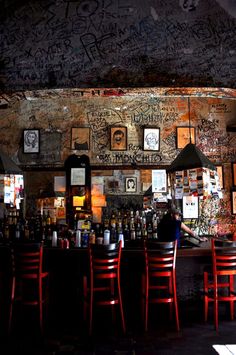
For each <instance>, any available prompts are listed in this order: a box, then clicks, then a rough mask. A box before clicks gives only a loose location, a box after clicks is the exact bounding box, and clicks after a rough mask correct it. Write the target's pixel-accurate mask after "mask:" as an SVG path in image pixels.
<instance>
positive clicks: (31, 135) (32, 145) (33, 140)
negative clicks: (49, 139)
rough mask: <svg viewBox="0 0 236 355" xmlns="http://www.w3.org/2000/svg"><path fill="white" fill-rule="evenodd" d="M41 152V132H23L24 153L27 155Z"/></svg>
mask: <svg viewBox="0 0 236 355" xmlns="http://www.w3.org/2000/svg"><path fill="white" fill-rule="evenodd" d="M39 151H40V130H39V129H24V130H23V152H24V153H25V154H35V153H36V154H37V153H39Z"/></svg>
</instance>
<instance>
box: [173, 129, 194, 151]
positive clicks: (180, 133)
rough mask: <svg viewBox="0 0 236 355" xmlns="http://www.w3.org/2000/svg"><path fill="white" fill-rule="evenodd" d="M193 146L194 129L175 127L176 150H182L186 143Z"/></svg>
mask: <svg viewBox="0 0 236 355" xmlns="http://www.w3.org/2000/svg"><path fill="white" fill-rule="evenodd" d="M190 137H191V143H193V144H195V127H188V126H186V127H177V139H176V140H177V149H182V148H184V147H185V146H186V145H187V144H188V143H190Z"/></svg>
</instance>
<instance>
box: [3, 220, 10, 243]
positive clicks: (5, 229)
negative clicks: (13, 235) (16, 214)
mask: <svg viewBox="0 0 236 355" xmlns="http://www.w3.org/2000/svg"><path fill="white" fill-rule="evenodd" d="M4 238H5V240H6V241H8V240H9V238H10V231H9V224H8V223H7V222H6V223H5V227H4Z"/></svg>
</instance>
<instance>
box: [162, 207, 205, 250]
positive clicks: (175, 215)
mask: <svg viewBox="0 0 236 355" xmlns="http://www.w3.org/2000/svg"><path fill="white" fill-rule="evenodd" d="M181 215H182V214H181V212H180V211H179V210H178V209H176V208H171V209H170V210H169V211H168V212H167V213H166V214H165V215H164V216H163V218H162V219H161V221H160V222H159V224H158V240H159V241H160V242H172V241H174V240H176V239H177V241H178V243H177V245H178V247H180V237H181V230H183V231H184V232H186V233H188V234H189V235H190V236H192V237H194V238H196V239H197V240H199V241H201V242H204V241H206V240H207V238H205V237H199V236H198V235H197V234H196V233H195V232H194V231H193V230H192V229H190V228H189V227H187V226H186V225H185V224H184V223H183V222H182V221H181Z"/></svg>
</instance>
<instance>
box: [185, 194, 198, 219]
mask: <svg viewBox="0 0 236 355" xmlns="http://www.w3.org/2000/svg"><path fill="white" fill-rule="evenodd" d="M198 215H199V207H198V196H193V195H192V196H183V218H184V219H185V218H186V219H196V218H198Z"/></svg>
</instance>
